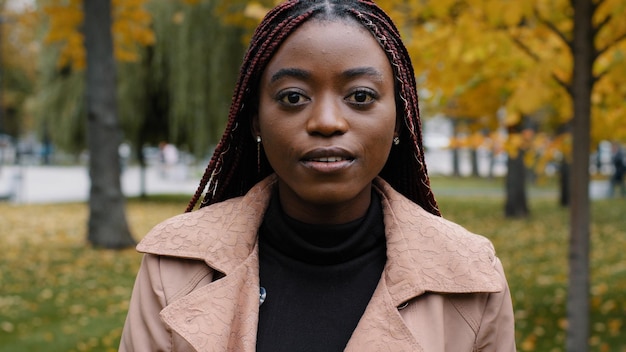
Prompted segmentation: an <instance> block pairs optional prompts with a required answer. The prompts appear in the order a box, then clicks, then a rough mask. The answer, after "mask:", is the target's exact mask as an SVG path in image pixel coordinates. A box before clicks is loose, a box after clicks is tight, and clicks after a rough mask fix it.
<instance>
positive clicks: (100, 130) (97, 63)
mask: <svg viewBox="0 0 626 352" xmlns="http://www.w3.org/2000/svg"><path fill="white" fill-rule="evenodd" d="M83 5H84V12H85V21H84V31H85V49H86V53H87V72H86V92H85V94H86V99H87V119H88V120H87V146H88V148H89V176H90V179H91V187H90V190H89V226H88V231H89V233H88V236H87V239H88V241H89V242H90V243H91V244H93V245H94V246H96V247H104V248H124V247H129V246H132V245H134V244H135V241H134V240H133V238H132V237H131V235H130V230H129V228H128V224H127V221H126V214H125V199H124V195H123V194H122V187H121V182H120V163H119V153H118V148H119V145H120V142H121V129H120V125H119V121H118V116H117V105H116V100H115V99H116V86H115V84H116V83H115V62H114V59H113V38H112V34H111V0H88V1H84V3H83Z"/></svg>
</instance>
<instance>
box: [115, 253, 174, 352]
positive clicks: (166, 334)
mask: <svg viewBox="0 0 626 352" xmlns="http://www.w3.org/2000/svg"><path fill="white" fill-rule="evenodd" d="M159 266H160V258H159V257H158V256H156V255H151V254H146V255H144V257H143V259H142V262H141V266H140V268H139V273H138V274H137V278H136V280H135V286H134V287H133V293H132V296H131V299H130V305H129V308H128V315H127V316H126V322H125V324H124V330H123V331H122V338H121V342H120V348H119V351H120V352H139V351H171V350H172V348H171V345H172V343H171V341H172V338H171V333H170V331H168V329H167V328H166V326H165V324H163V322H162V321H161V318H160V317H159V313H160V312H161V310H162V309H163V308H165V306H166V304H167V303H166V297H165V292H164V289H163V283H162V280H161V274H160V270H159Z"/></svg>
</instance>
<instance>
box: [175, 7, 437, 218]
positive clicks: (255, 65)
mask: <svg viewBox="0 0 626 352" xmlns="http://www.w3.org/2000/svg"><path fill="white" fill-rule="evenodd" d="M312 18H316V19H326V20H335V19H337V20H356V22H358V23H359V24H361V25H362V26H363V27H364V28H366V29H367V30H368V31H369V32H370V33H371V34H372V35H373V36H374V38H375V39H376V40H377V41H378V43H379V44H380V46H381V48H382V49H383V50H384V52H385V54H386V55H387V58H388V59H389V62H390V63H391V66H392V69H393V72H394V75H395V81H396V82H395V91H396V92H395V94H396V99H395V100H396V111H397V114H398V121H403V123H400V126H401V128H400V132H399V134H400V140H401V142H400V144H399V145H396V146H394V147H393V148H392V150H391V152H390V154H389V157H388V159H387V162H386V164H385V166H384V167H383V169H382V170H381V172H380V174H379V175H380V177H382V178H383V179H385V180H386V181H387V182H388V183H389V184H391V186H392V187H393V188H394V189H396V190H397V191H399V192H400V193H401V194H403V195H404V196H406V197H407V198H409V199H410V200H412V201H413V202H415V203H417V204H419V205H420V206H421V207H422V208H424V209H425V210H426V211H428V212H430V213H432V214H435V215H440V212H439V208H438V207H437V202H436V201H435V198H434V195H433V193H432V191H431V188H430V180H429V178H428V172H427V170H426V164H425V161H424V148H423V143H422V132H421V122H420V116H419V107H418V97H417V89H416V82H415V74H414V71H413V65H412V63H411V59H410V57H409V54H408V52H407V50H406V48H405V46H404V44H403V43H402V40H401V38H400V33H399V31H398V29H397V28H396V26H395V24H394V23H393V21H392V20H391V18H389V16H388V15H387V14H386V13H385V12H384V11H383V10H382V9H381V8H379V7H378V6H377V5H376V4H374V2H373V1H370V0H350V1H346V0H325V1H319V0H317V1H316V0H290V1H286V2H284V3H282V4H280V5H278V6H277V7H275V8H274V9H272V10H271V11H270V12H269V13H267V15H266V16H265V18H264V19H263V21H262V22H261V24H260V25H259V26H258V27H257V29H256V31H255V33H254V35H253V37H252V40H251V42H250V46H249V47H248V51H247V53H246V55H245V57H244V60H243V64H242V66H241V70H240V74H239V79H238V81H237V84H236V86H235V92H234V94H233V98H232V104H231V107H230V112H229V115H228V123H227V125H226V129H225V131H224V134H223V135H222V138H221V140H220V142H219V143H218V145H217V146H216V148H215V152H214V153H213V156H212V158H211V160H210V162H209V165H208V166H207V168H206V170H205V172H204V175H203V176H202V179H201V181H200V185H199V186H198V189H197V190H196V192H195V194H194V195H193V197H192V199H191V201H190V202H189V205H188V206H187V209H186V211H187V212H189V211H191V210H192V209H193V208H194V207H195V205H196V204H197V203H198V201H199V200H200V198H201V197H202V193H203V192H205V190H206V193H205V195H204V198H203V200H202V202H201V204H200V207H204V206H206V205H209V204H213V203H217V202H220V201H223V200H226V199H229V198H233V197H238V196H241V195H243V194H245V193H246V192H247V191H248V190H250V188H252V186H253V185H254V184H256V183H257V182H259V181H260V180H262V179H263V178H265V177H267V176H268V175H270V174H271V173H273V170H272V167H271V166H270V165H269V163H268V161H267V158H266V157H265V155H264V154H263V153H260V152H259V151H258V150H257V142H256V141H255V140H254V138H253V137H252V134H251V123H252V117H253V116H254V114H256V109H257V106H258V91H259V82H260V78H261V75H262V74H263V71H264V70H265V67H266V66H267V64H268V62H269V61H270V60H271V58H272V56H273V55H274V53H276V51H277V50H278V48H279V47H280V45H281V44H282V43H283V42H284V41H285V39H286V38H287V37H289V35H291V34H292V33H293V32H294V31H295V30H296V29H298V28H299V26H300V25H302V24H303V23H305V22H306V21H308V20H310V19H312ZM259 153H260V154H259Z"/></svg>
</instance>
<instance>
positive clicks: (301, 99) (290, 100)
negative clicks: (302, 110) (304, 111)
mask: <svg viewBox="0 0 626 352" xmlns="http://www.w3.org/2000/svg"><path fill="white" fill-rule="evenodd" d="M276 100H278V102H279V103H281V104H283V105H288V106H289V105H301V104H304V103H305V102H307V101H308V100H309V98H307V97H306V96H305V95H304V94H302V93H300V92H296V91H285V92H281V93H279V94H278V96H277V97H276Z"/></svg>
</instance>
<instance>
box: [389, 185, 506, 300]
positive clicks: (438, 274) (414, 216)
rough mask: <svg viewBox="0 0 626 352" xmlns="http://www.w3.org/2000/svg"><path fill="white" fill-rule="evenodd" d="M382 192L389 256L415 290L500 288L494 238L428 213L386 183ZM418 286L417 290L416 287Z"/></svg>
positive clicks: (461, 291)
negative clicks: (492, 239) (407, 269)
mask: <svg viewBox="0 0 626 352" xmlns="http://www.w3.org/2000/svg"><path fill="white" fill-rule="evenodd" d="M377 188H378V189H379V190H380V193H381V194H382V197H381V198H382V202H383V213H384V219H385V228H386V232H387V241H388V243H387V246H388V260H389V261H390V262H392V263H394V267H401V268H402V267H403V268H406V267H410V268H412V269H411V270H410V271H409V272H407V271H406V270H395V272H397V273H398V277H395V276H394V277H392V278H391V279H392V281H393V282H395V281H398V282H403V281H405V280H407V278H410V281H412V282H414V285H415V286H416V287H419V290H422V291H430V292H440V293H468V292H500V291H502V290H503V288H504V285H503V281H502V277H501V275H500V274H499V273H498V270H497V268H496V266H497V263H498V258H497V257H496V252H495V249H494V246H493V244H492V243H491V241H490V240H489V239H487V238H486V237H484V236H482V235H478V234H475V233H473V232H471V231H468V230H467V229H465V228H464V227H462V226H461V225H459V224H456V223H454V222H452V221H449V220H447V219H444V218H442V217H439V216H436V215H433V214H430V213H429V212H427V211H425V210H424V209H422V208H421V207H420V206H419V205H418V204H416V203H414V202H412V201H411V200H409V199H407V198H406V197H404V196H402V195H401V194H400V193H398V192H396V191H395V190H393V188H391V186H389V185H388V184H386V183H384V181H382V182H380V181H377ZM419 290H418V291H419Z"/></svg>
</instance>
